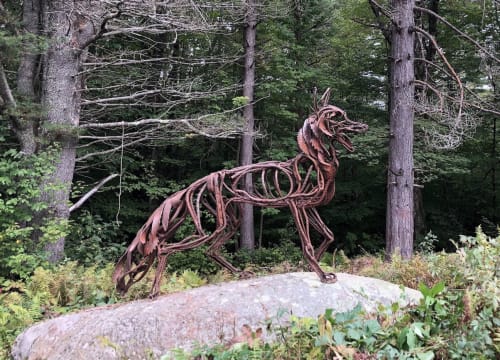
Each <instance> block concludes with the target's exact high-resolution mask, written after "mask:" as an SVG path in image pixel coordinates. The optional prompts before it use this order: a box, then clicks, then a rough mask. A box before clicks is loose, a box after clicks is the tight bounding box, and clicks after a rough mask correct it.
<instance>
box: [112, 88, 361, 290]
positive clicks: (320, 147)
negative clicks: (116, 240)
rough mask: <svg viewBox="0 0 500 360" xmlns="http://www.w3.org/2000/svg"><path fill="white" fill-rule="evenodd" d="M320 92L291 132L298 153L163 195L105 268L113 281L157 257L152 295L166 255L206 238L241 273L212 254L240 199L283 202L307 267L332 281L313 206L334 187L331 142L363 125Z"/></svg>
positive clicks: (233, 225) (228, 234)
mask: <svg viewBox="0 0 500 360" xmlns="http://www.w3.org/2000/svg"><path fill="white" fill-rule="evenodd" d="M328 98H329V91H327V92H326V93H325V95H323V97H322V99H321V104H320V106H318V105H315V108H314V112H313V114H311V115H310V116H309V117H308V118H307V119H306V120H305V122H304V125H303V127H302V128H301V129H300V131H299V133H298V136H297V143H298V146H299V149H300V153H299V154H298V155H297V156H296V157H295V158H293V159H290V160H288V161H267V162H261V163H257V164H252V165H248V166H241V167H237V168H234V169H228V170H221V171H217V172H214V173H212V174H209V175H207V176H205V177H203V178H201V179H199V180H197V181H195V182H194V183H193V184H191V185H190V186H188V187H187V188H185V189H184V190H181V191H178V192H176V193H174V194H172V195H171V196H169V197H168V198H167V199H165V200H164V201H163V203H162V204H161V205H160V206H159V207H158V208H157V209H156V210H155V211H154V212H153V213H152V215H151V216H150V217H149V219H148V220H147V221H146V223H145V224H144V225H143V226H142V227H141V228H140V229H139V231H138V232H137V235H136V236H135V238H134V239H133V240H132V243H131V244H130V246H129V247H128V249H127V250H126V252H125V253H124V254H123V256H122V257H121V258H120V259H119V260H118V263H117V265H116V268H115V272H114V274H113V280H114V281H115V282H116V285H117V289H118V290H119V291H120V292H122V293H125V292H126V291H127V290H128V289H129V288H130V286H131V285H133V284H134V283H136V282H137V281H139V280H141V279H142V278H143V277H144V276H145V275H146V273H147V271H148V270H149V269H150V268H151V266H152V265H153V263H154V261H155V260H156V259H158V263H157V268H156V274H155V279H154V282H153V286H152V289H151V293H150V296H151V297H154V296H156V295H158V293H159V288H160V281H161V278H162V274H163V272H164V270H165V266H166V264H167V258H168V256H169V255H171V254H173V253H175V252H178V251H182V250H187V249H193V248H196V247H198V246H200V245H203V244H208V249H207V255H208V256H210V257H211V258H212V259H213V260H214V261H215V262H217V263H218V264H220V265H221V266H223V267H225V268H227V269H228V270H230V271H231V272H233V273H239V274H240V275H248V274H247V273H245V272H243V271H241V270H239V269H237V268H236V267H234V266H233V265H232V264H231V263H229V261H227V260H226V259H225V258H224V257H223V256H221V254H220V249H221V247H222V246H223V244H224V243H225V242H227V241H228V240H229V239H231V238H232V237H233V235H234V234H235V233H236V231H237V230H238V227H239V225H240V218H239V206H240V205H241V204H243V203H249V204H252V205H255V206H261V207H272V208H285V207H286V208H290V210H291V212H292V216H293V218H294V220H295V223H296V226H297V229H298V233H299V236H300V240H301V243H302V251H303V254H304V257H305V258H306V259H307V261H308V263H309V266H310V268H311V269H312V270H313V271H314V272H316V274H318V276H319V278H320V280H321V281H322V282H326V283H333V282H335V281H336V276H335V274H333V273H325V272H324V271H323V270H322V269H321V268H320V266H319V264H318V261H319V259H320V258H321V255H322V254H323V253H324V252H325V250H326V249H327V248H328V245H329V244H330V243H331V242H332V241H333V239H334V238H333V233H332V232H331V231H330V229H328V227H327V226H326V225H325V223H324V222H323V220H322V219H321V218H320V216H319V214H318V212H317V210H316V207H317V206H319V205H324V204H327V203H328V202H330V200H331V199H332V198H333V195H334V193H335V175H336V173H337V168H338V166H339V161H338V158H337V152H336V150H335V147H334V143H335V142H337V143H339V144H340V145H342V146H344V147H345V148H346V149H347V150H348V151H353V146H352V143H351V140H350V139H349V137H348V133H359V132H363V131H365V130H366V129H367V128H368V127H367V125H365V124H362V123H358V122H354V121H351V120H349V119H348V118H347V116H346V114H345V112H344V111H343V110H341V109H339V108H338V107H336V106H333V105H327V103H328ZM247 176H252V178H253V189H252V190H251V191H247V190H245V188H244V186H243V180H244V178H245V177H247ZM186 222H189V223H191V225H192V226H193V227H194V231H193V232H192V234H191V235H189V236H186V237H184V238H183V239H180V240H177V241H176V240H175V239H174V236H175V234H176V232H177V230H178V229H179V227H180V226H181V225H182V224H184V223H186ZM310 226H312V227H313V228H314V229H315V230H316V231H317V232H318V233H319V234H320V235H321V236H322V237H323V242H322V243H321V244H320V246H319V247H318V248H317V249H316V250H314V248H313V246H312V244H311V238H310V235H309V228H310Z"/></svg>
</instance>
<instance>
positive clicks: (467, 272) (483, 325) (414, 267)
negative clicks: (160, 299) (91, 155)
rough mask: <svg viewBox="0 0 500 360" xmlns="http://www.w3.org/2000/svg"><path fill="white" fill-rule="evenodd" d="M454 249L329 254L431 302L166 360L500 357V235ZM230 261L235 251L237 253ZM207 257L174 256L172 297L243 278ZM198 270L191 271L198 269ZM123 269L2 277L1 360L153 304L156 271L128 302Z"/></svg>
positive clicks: (293, 252) (268, 259)
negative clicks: (40, 330) (64, 324)
mask: <svg viewBox="0 0 500 360" xmlns="http://www.w3.org/2000/svg"><path fill="white" fill-rule="evenodd" d="M455 245H456V248H457V249H456V251H455V252H453V253H444V252H443V253H436V252H432V251H431V249H430V247H428V248H427V249H423V250H422V251H420V252H417V253H416V254H415V256H414V257H413V258H412V259H411V260H409V261H404V260H402V259H400V258H394V259H392V262H390V263H387V262H385V261H384V260H383V256H382V255H368V254H366V255H363V256H360V257H356V258H352V259H350V258H348V257H346V256H345V255H344V254H343V253H342V252H336V253H334V254H327V255H326V256H325V257H324V258H323V260H322V266H323V267H324V268H332V269H333V270H334V271H337V272H347V273H352V274H357V275H362V276H369V277H374V278H379V279H383V280H387V281H390V282H393V283H396V284H400V285H403V286H407V287H410V288H414V289H418V290H420V291H421V293H422V295H423V299H422V301H421V302H420V304H418V305H417V306H415V307H413V308H411V309H409V310H408V311H405V312H401V311H400V309H399V308H398V306H397V305H396V304H394V305H392V306H390V307H380V308H379V309H378V310H379V311H378V312H377V314H366V313H364V312H363V311H362V310H361V309H360V308H355V309H353V310H351V311H349V312H347V313H340V314H333V312H332V311H330V310H327V311H326V312H325V314H322V315H321V316H319V317H318V318H315V319H312V318H292V321H291V322H290V323H289V325H288V326H287V327H283V326H281V327H273V325H272V322H270V323H269V324H267V326H268V327H269V328H272V330H273V331H274V332H276V334H277V335H278V336H277V337H276V338H277V341H276V342H274V343H264V342H262V341H261V340H260V339H259V338H258V335H255V334H254V335H252V336H254V338H253V339H250V340H249V341H243V342H242V343H238V344H235V345H233V346H231V347H229V348H228V347H212V348H198V349H196V350H195V351H193V352H191V353H185V352H183V351H180V350H179V351H177V352H174V353H172V354H169V355H165V356H164V359H176V360H183V359H214V360H215V359H357V360H362V359H363V360H364V359H419V360H427V359H429V360H430V359H495V358H498V356H499V354H500V317H499V313H498V310H499V299H500V296H499V295H500V291H499V280H498V275H499V272H500V260H499V259H500V235H499V236H498V237H496V238H492V237H488V236H487V235H485V234H484V233H483V232H482V231H481V229H480V228H479V229H478V231H477V234H476V236H474V237H470V236H469V237H468V236H461V237H460V240H459V241H457V242H456V244H455ZM228 256H229V255H228ZM232 260H233V262H235V263H237V264H238V265H239V266H245V267H246V268H247V269H250V270H252V271H254V272H256V273H257V274H258V275H259V276H260V275H266V274H270V273H280V272H289V271H303V270H305V266H304V264H303V262H302V261H301V256H300V251H299V249H297V248H295V247H294V246H293V244H289V243H286V244H284V245H283V246H282V247H276V248H271V249H259V250H257V251H255V252H253V253H249V252H242V253H238V254H236V255H233V256H232ZM205 261H206V260H205V258H204V257H203V256H202V251H201V250H198V251H191V252H187V253H182V254H179V256H177V257H174V258H172V261H171V266H170V271H169V272H168V273H166V274H165V279H164V282H163V286H162V289H161V291H162V293H169V292H174V291H180V290H185V289H189V288H194V287H198V286H201V285H204V284H207V283H216V282H222V281H228V280H232V279H234V277H233V276H232V275H230V274H228V273H226V272H224V271H217V268H216V267H211V266H208V263H207V264H205V265H207V266H204V262H205ZM190 264H191V265H193V264H195V265H194V266H191V268H190V267H189V265H190ZM112 271H113V264H108V265H106V266H103V267H99V268H98V267H85V266H82V265H79V264H78V262H76V261H68V262H65V263H63V264H60V265H58V266H55V267H45V268H44V267H38V268H37V269H36V270H35V271H34V273H33V274H32V275H31V276H30V277H28V278H26V279H25V280H22V281H21V280H9V279H0V359H7V358H9V353H10V347H11V345H12V343H13V341H14V339H15V337H16V336H17V335H18V334H19V333H20V332H21V331H22V330H23V329H25V328H26V327H28V326H30V325H31V324H33V323H35V322H37V321H41V320H44V319H48V318H52V317H56V316H59V315H61V314H65V313H68V312H71V311H76V310H79V309H83V308H87V307H92V306H102V305H108V304H114V303H117V302H126V301H130V300H134V299H139V298H144V297H146V296H147V294H148V292H149V286H150V284H151V282H152V276H153V272H151V273H150V274H149V277H148V278H146V279H144V281H142V282H140V283H138V284H137V285H136V286H134V287H132V288H131V290H130V292H129V293H128V294H127V295H126V296H125V297H120V296H119V295H118V294H117V293H116V292H115V290H114V286H113V284H112V282H111V274H112Z"/></svg>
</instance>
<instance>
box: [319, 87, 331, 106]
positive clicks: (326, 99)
mask: <svg viewBox="0 0 500 360" xmlns="http://www.w3.org/2000/svg"><path fill="white" fill-rule="evenodd" d="M329 101H330V88H328V89H326V90H325V93H324V94H323V96H321V99H320V100H319V102H320V104H321V106H326V105H328V102H329Z"/></svg>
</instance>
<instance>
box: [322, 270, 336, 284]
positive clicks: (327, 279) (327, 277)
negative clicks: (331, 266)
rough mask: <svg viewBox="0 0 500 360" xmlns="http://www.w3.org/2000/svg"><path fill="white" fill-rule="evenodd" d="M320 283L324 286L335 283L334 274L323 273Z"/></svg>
mask: <svg viewBox="0 0 500 360" xmlns="http://www.w3.org/2000/svg"><path fill="white" fill-rule="evenodd" d="M321 282H323V283H325V284H333V283H336V282H337V275H335V274H334V273H325V274H323V276H321Z"/></svg>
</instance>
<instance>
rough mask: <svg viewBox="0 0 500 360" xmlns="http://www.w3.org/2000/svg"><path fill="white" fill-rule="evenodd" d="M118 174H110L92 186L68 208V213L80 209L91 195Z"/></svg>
mask: <svg viewBox="0 0 500 360" xmlns="http://www.w3.org/2000/svg"><path fill="white" fill-rule="evenodd" d="M117 176H118V174H111V175H109V176H108V177H106V178H104V179H102V180H101V181H100V182H99V183H98V184H97V185H96V186H94V187H93V188H92V189H91V190H90V191H89V192H87V193H86V194H85V195H83V196H82V197H81V198H80V199H79V200H78V201H77V202H76V203H74V204H73V205H71V206H70V208H69V212H70V213H71V212H72V211H75V210H76V209H78V208H80V207H81V206H82V205H83V204H84V203H85V202H86V201H87V200H88V199H89V198H90V197H91V196H92V195H94V194H95V193H96V192H97V191H99V189H100V188H101V187H103V186H104V185H105V184H106V183H107V182H108V181H110V180H112V179H114V178H115V177H117Z"/></svg>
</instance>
